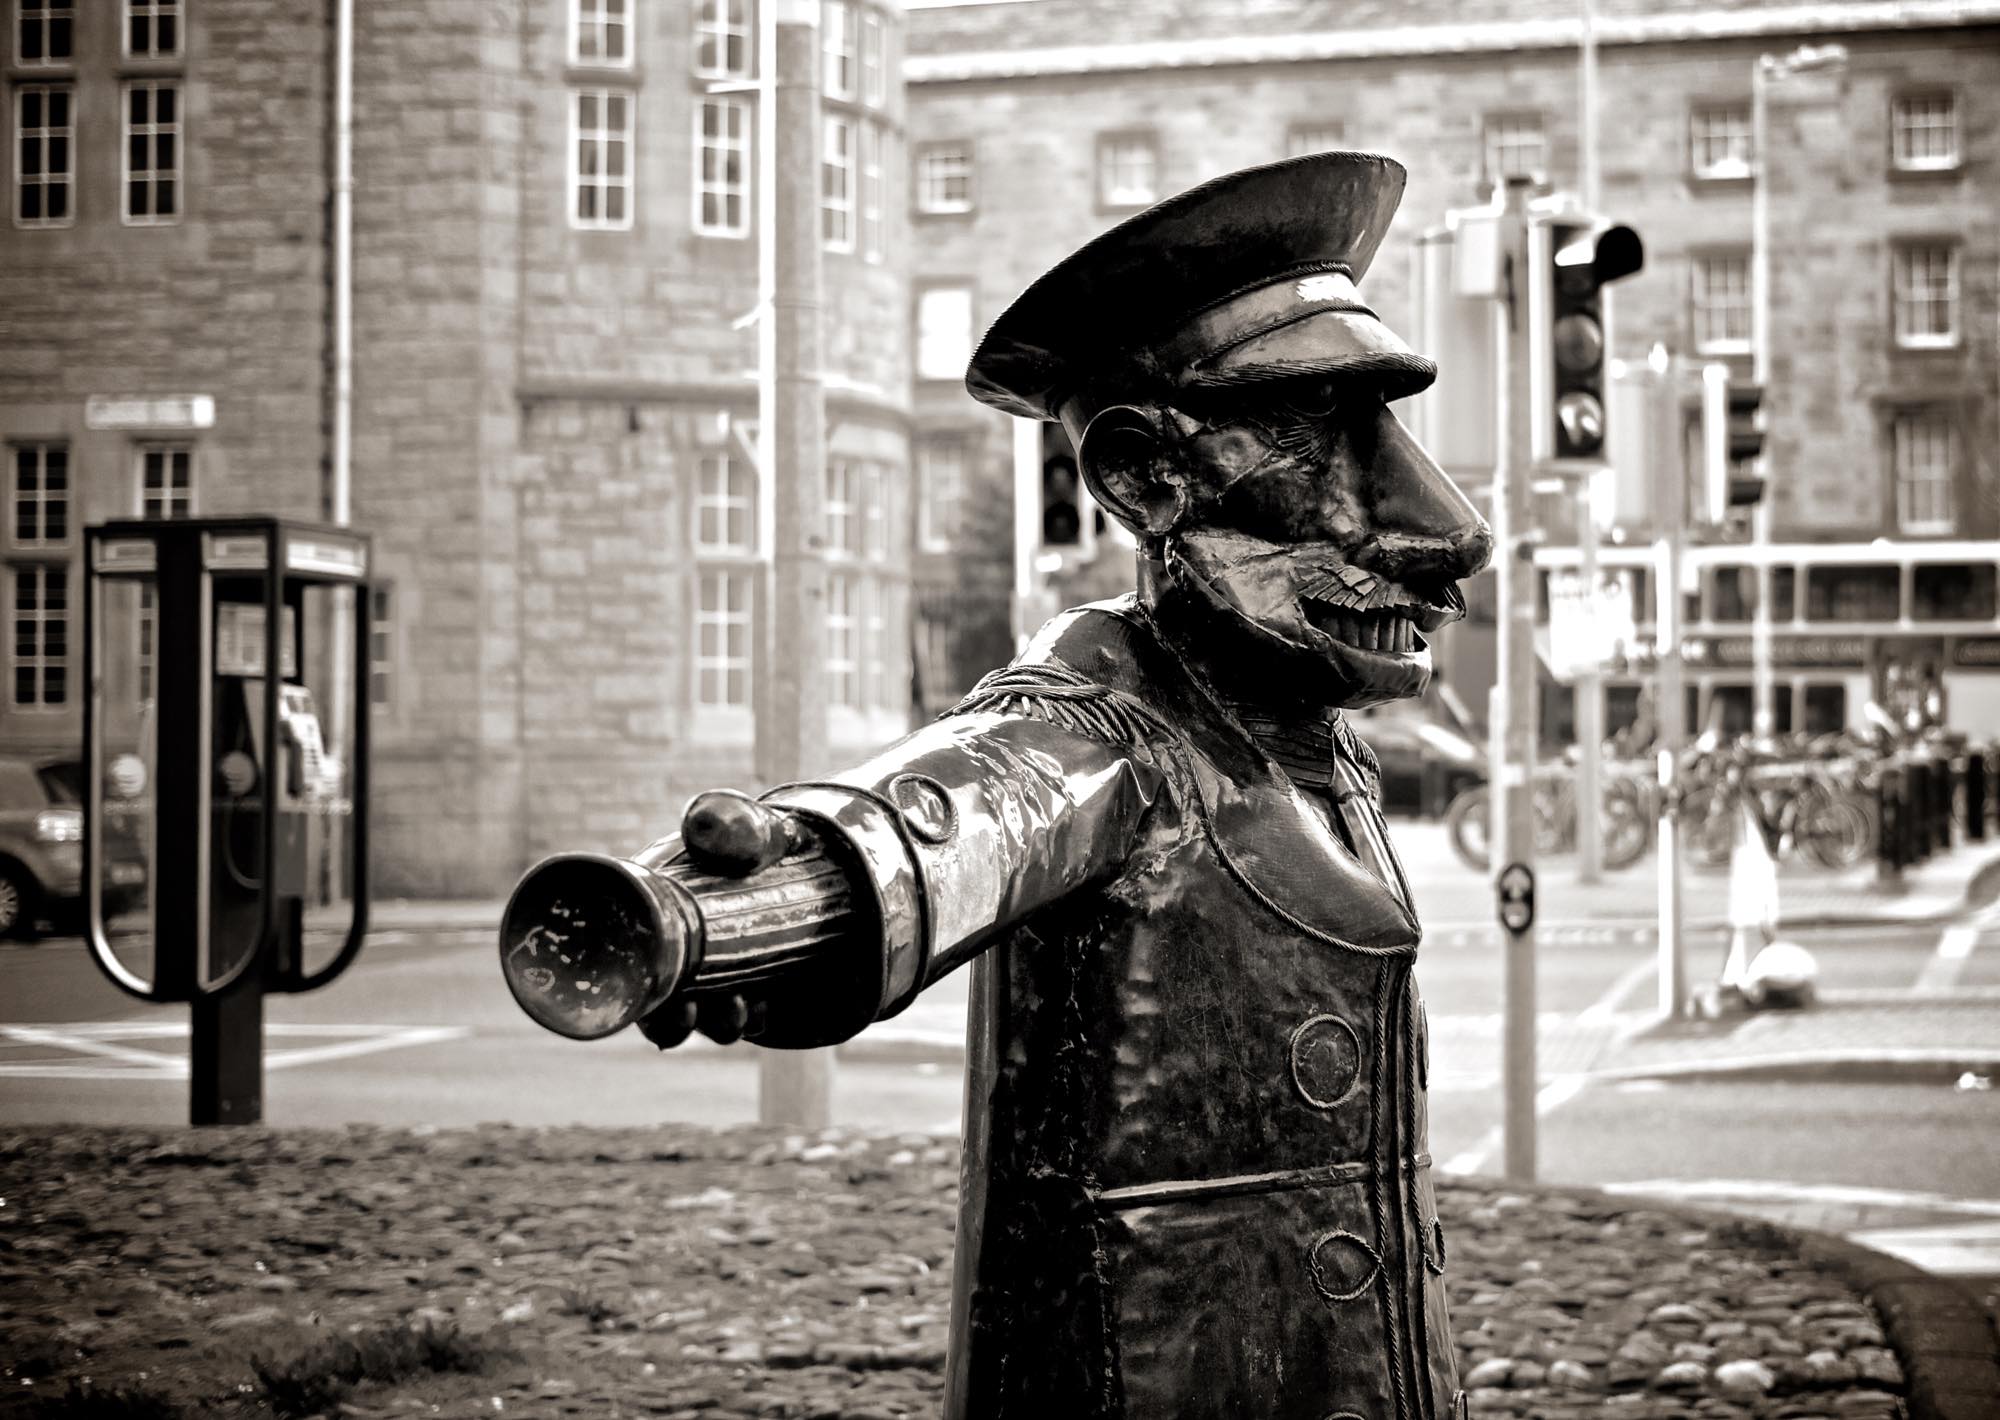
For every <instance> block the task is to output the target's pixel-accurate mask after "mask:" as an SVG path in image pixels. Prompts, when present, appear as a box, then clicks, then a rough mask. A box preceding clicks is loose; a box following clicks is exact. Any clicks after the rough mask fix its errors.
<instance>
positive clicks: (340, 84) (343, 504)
mask: <svg viewBox="0 0 2000 1420" xmlns="http://www.w3.org/2000/svg"><path fill="white" fill-rule="evenodd" d="M353 431H354V0H334V3H333V429H332V450H331V454H332V457H331V459H330V463H331V465H332V466H331V468H330V469H329V477H328V482H329V485H330V486H329V487H328V489H327V504H328V508H327V511H328V515H329V516H330V517H331V518H332V520H333V521H334V523H336V524H337V525H339V526H341V527H345V526H347V523H348V521H349V519H350V517H351V516H352V512H353V509H352V502H353V468H352V462H353V452H352V439H353Z"/></svg>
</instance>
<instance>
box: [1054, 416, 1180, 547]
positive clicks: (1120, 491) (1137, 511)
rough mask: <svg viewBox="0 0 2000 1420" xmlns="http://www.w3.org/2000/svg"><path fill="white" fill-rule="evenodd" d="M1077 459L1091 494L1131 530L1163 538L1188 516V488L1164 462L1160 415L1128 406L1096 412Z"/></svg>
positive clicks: (1165, 450) (1176, 472)
mask: <svg viewBox="0 0 2000 1420" xmlns="http://www.w3.org/2000/svg"><path fill="white" fill-rule="evenodd" d="M1076 457H1077V462H1078V463H1079V464H1080V465H1082V468H1083V476H1084V478H1085V479H1087V480H1088V481H1089V483H1090V491H1091V494H1092V495H1093V496H1094V497H1096V498H1097V499H1098V501H1099V502H1101V503H1103V504H1104V505H1105V506H1106V507H1107V508H1109V509H1110V510H1111V512H1112V513H1113V515H1114V516H1116V517H1117V519H1118V520H1119V521H1120V522H1122V523H1124V524H1125V525H1126V526H1127V527H1129V528H1131V529H1132V530H1133V531H1135V532H1139V533H1144V534H1145V535H1147V536H1149V537H1163V536H1165V535H1166V534H1167V533H1169V532H1172V531H1173V530H1174V528H1175V526H1176V525H1178V524H1179V522H1180V520H1181V519H1182V517H1183V516H1185V515H1186V513H1187V509H1188V495H1187V488H1186V485H1185V482H1184V480H1183V479H1182V477H1181V475H1180V472H1179V470H1177V469H1175V468H1173V467H1172V466H1171V464H1170V461H1169V459H1168V457H1167V442H1166V440H1165V439H1164V438H1163V437H1162V435H1161V431H1160V418H1159V415H1158V414H1155V413H1150V412H1148V411H1146V410H1144V409H1140V408H1138V407H1136V406H1134V405H1130V404H1114V405H1112V406H1111V407H1110V408H1109V409H1101V410H1099V411H1098V412H1097V413H1096V414H1095V415H1094V416H1092V418H1091V421H1090V424H1089V426H1088V427H1086V428H1085V429H1084V431H1083V438H1082V439H1081V440H1079V441H1078V443H1077V448H1076Z"/></svg>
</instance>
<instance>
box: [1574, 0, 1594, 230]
mask: <svg viewBox="0 0 2000 1420" xmlns="http://www.w3.org/2000/svg"><path fill="white" fill-rule="evenodd" d="M1581 8H1582V17H1581V18H1582V20H1583V40H1582V43H1581V44H1580V45H1579V46H1578V52H1577V76H1576V79H1577V95H1576V98H1577V108H1578V110H1579V112H1578V114H1577V128H1578V130H1579V134H1580V136H1581V139H1582V149H1583V163H1582V168H1583V171H1582V172H1581V173H1580V174H1579V177H1580V178H1581V181H1580V182H1579V183H1578V186H1579V187H1581V188H1582V189H1583V210H1584V211H1586V212H1595V211H1596V210H1597V197H1598V192H1597V0H1581Z"/></svg>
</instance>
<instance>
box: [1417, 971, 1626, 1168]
mask: <svg viewBox="0 0 2000 1420" xmlns="http://www.w3.org/2000/svg"><path fill="white" fill-rule="evenodd" d="M1653 971H1654V963H1653V962H1651V961H1642V962H1635V963H1634V964H1633V965H1632V966H1630V967H1628V968H1627V969H1626V970H1624V971H1622V972H1620V973H1619V975H1618V979H1617V980H1616V981H1614V982H1612V983H1611V985H1610V986H1609V987H1607V988H1606V989H1605V991H1604V992H1603V994H1602V995H1600V996H1599V997H1598V998H1597V999H1596V1000H1595V1001H1592V1002H1591V1003H1590V1004H1589V1005H1588V1006H1585V1007H1584V1008H1583V1009H1582V1010H1581V1011H1579V1012H1578V1013H1577V1014H1576V1015H1575V1016H1574V1017H1573V1018H1566V1017H1564V1016H1563V1015H1562V1014H1561V1013H1560V1012H1555V1011H1543V1012H1540V1013H1539V1014H1538V1015H1537V1018H1536V1026H1537V1031H1536V1034H1537V1036H1539V1035H1540V1033H1541V1029H1543V1028H1545V1024H1546V1023H1547V1022H1548V1018H1549V1017H1550V1016H1554V1017H1556V1019H1557V1021H1559V1022H1561V1023H1562V1024H1573V1025H1577V1026H1582V1027H1583V1028H1584V1029H1585V1030H1590V1029H1593V1028H1595V1029H1605V1028H1611V1030H1612V1034H1613V1035H1614V1036H1616V1035H1619V1034H1624V1033H1628V1032H1630V1031H1633V1030H1636V1029H1639V1028H1640V1026H1642V1025H1643V1024H1644V1023H1645V1022H1646V1021H1648V1020H1650V1019H1652V1017H1651V1015H1650V1013H1643V1012H1635V1011H1624V1012H1621V1011H1620V1010H1619V1009H1618V1008H1619V1006H1620V1005H1622V1004H1623V1002H1624V1000H1625V998H1626V997H1627V996H1629V995H1631V994H1632V992H1633V991H1635V990H1636V989H1638V987H1639V985H1640V984H1641V983H1643V982H1644V981H1645V980H1646V978H1647V977H1648V976H1650V975H1651V974H1652V973H1653ZM1467 1019H1482V1018H1479V1017H1471V1018H1468V1017H1457V1018H1453V1017H1449V1016H1447V1017H1441V1018H1440V1021H1452V1020H1457V1021H1464V1020H1467ZM1491 1019H1498V1017H1497V1016H1495V1017H1492V1018H1491ZM1621 1022H1622V1024H1621ZM1606 1043H1607V1044H1608V1043H1609V1042H1606ZM1599 1049H1602V1046H1600V1047H1599ZM1582 1063H1583V1068H1582V1069H1577V1070H1571V1071H1568V1072H1566V1073H1564V1074H1561V1075H1557V1076H1556V1077H1555V1078H1554V1079H1552V1080H1550V1081H1549V1082H1548V1083H1547V1084H1545V1085H1543V1086H1542V1087H1541V1089H1540V1090H1538V1091H1536V1093H1535V1118H1536V1119H1541V1118H1543V1117H1544V1116H1546V1115H1549V1114H1553V1113H1554V1112H1555V1111H1556V1110H1559V1109H1561V1108H1562V1107H1563V1106H1564V1105H1566V1104H1568V1103H1569V1102H1570V1101H1571V1100H1573V1099H1575V1098H1576V1097H1577V1096H1578V1095H1580V1094H1582V1093H1583V1090H1584V1087H1585V1086H1586V1085H1588V1084H1589V1083H1590V1081H1591V1076H1590V1073H1589V1067H1590V1064H1591V1060H1589V1059H1586V1060H1584V1061H1583V1062H1582ZM1504 1142H1505V1131H1504V1129H1503V1128H1502V1127H1501V1126H1499V1125H1495V1126H1494V1127H1493V1128H1491V1129H1489V1130H1487V1131H1486V1133H1485V1135H1484V1136H1483V1137H1482V1138H1481V1139H1480V1141H1479V1142H1478V1143H1477V1144H1475V1145H1473V1146H1472V1147H1471V1148H1470V1149H1463V1150H1461V1151H1459V1152H1458V1153H1456V1154H1454V1155H1452V1156H1451V1157H1450V1158H1449V1159H1447V1160H1445V1162H1444V1163H1443V1165H1442V1166H1441V1172H1444V1173H1478V1172H1479V1170H1480V1169H1482V1168H1484V1167H1485V1166H1486V1161H1487V1160H1488V1159H1490V1158H1491V1157H1492V1156H1493V1154H1494V1152H1495V1151H1496V1150H1498V1149H1499V1148H1500V1146H1501V1145H1502V1143H1504Z"/></svg>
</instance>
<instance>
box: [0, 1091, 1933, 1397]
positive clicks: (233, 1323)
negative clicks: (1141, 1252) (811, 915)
mask: <svg viewBox="0 0 2000 1420" xmlns="http://www.w3.org/2000/svg"><path fill="white" fill-rule="evenodd" d="M956 1171H957V1152H956V1149H955V1147H954V1146H952V1145H951V1144H950V1143H948V1142H943V1141H938V1140H935V1139H932V1138H929V1137H927V1136H920V1135H919V1136H898V1137H866V1136H860V1135H855V1134H851V1133H843V1132H838V1131H832V1132H828V1133H826V1134H822V1135H818V1136H814V1137H811V1138H807V1137H804V1136H785V1135H782V1134H778V1133H773V1132H771V1131H767V1130H759V1129H753V1128H745V1129H735V1130H727V1131H721V1132H714V1131H706V1130H701V1129H696V1128H691V1127H671V1128H660V1129H649V1130H622V1131H615V1130H583V1129H574V1130H547V1131H536V1130H524V1129H514V1128H506V1127H497V1126H496V1127H488V1128H483V1129H478V1130H459V1131H442V1132H432V1133H424V1132H422V1131H418V1132H404V1131H393V1130H381V1129H372V1128H355V1129H348V1130H342V1131H304V1130H301V1131H287V1132H276V1131H268V1130H240V1131H219V1130H207V1131H196V1130H162V1131H141V1130H82V1129H65V1130H36V1131H15V1132H13V1133H8V1134H0V1198H4V1202H0V1383H4V1387H0V1416H4V1417H9V1420H13V1417H24V1416H34V1415H37V1414H46V1415H54V1414H63V1415H75V1414H80V1413H106V1412H93V1411H88V1410H85V1411H78V1410H74V1409H62V1408H60V1405H59V1403H56V1402H52V1401H51V1399H50V1398H51V1397H53V1396H57V1395H60V1394H62V1393H63V1392H65V1391H66V1390H67V1389H68V1388H70V1387H72V1386H73V1385H80V1384H82V1383H83V1381H84V1378H86V1377H87V1378H88V1380H89V1384H90V1385H91V1386H93V1387H96V1388H97V1391H95V1392H93V1393H94V1394H101V1393H102V1392H103V1390H104V1388H106V1387H122V1388H126V1389H128V1390H134V1389H136V1390H140V1391H147V1392H152V1393H156V1394H157V1395H158V1396H160V1397H162V1398H164V1399H165V1400H167V1401H171V1402H174V1403H175V1404H177V1405H178V1407H179V1410H178V1413H180V1414H182V1415H185V1416H190V1417H192V1416H204V1417H205V1416H217V1417H224V1420H228V1417H253V1416H263V1415H267V1414H270V1413H271V1411H270V1410H269V1408H268V1406H267V1405H266V1403H265V1400H264V1398H263V1396H262V1394H261V1392H260V1391H259V1389H258V1387H257V1386H256V1384H255V1382H254V1380H253V1374H252V1371H251V1369H250V1366H249V1360H250V1358H251V1357H252V1356H253V1355H256V1356H262V1357H265V1358H276V1359H282V1358H284V1357H286V1356H287V1355H296V1354H298V1353H299V1352H300V1351H301V1350H302V1349H303V1348H305V1347H306V1346H307V1345H308V1344H309V1343H310V1342H312V1341H313V1340H314V1339H315V1338H321V1339H323V1338H326V1337H329V1336H341V1335H348V1334H351V1333H354V1332H357V1331H365V1330H366V1329H368V1328H371V1327H379V1326H381V1325H384V1324H389V1325H409V1324H419V1323H421V1322H423V1321H425V1320H432V1321H438V1322H444V1321H449V1322H451V1323H454V1324H456V1325H457V1326H459V1327H460V1328H462V1329H463V1330H464V1331H465V1332H467V1333H469V1334H474V1335H478V1336H483V1337H487V1338H491V1339H494V1340H497V1341H501V1342H504V1343H505V1346H506V1348H507V1350H508V1351H509V1352H510V1353H512V1356H513V1359H510V1360H506V1361H503V1362H502V1363H500V1364H499V1365H498V1366H497V1367H496V1368H495V1369H493V1370H492V1371H491V1372H490V1373H488V1374H483V1375H473V1376H429V1377H426V1378H423V1379H420V1380H414V1381H409V1382H406V1383H401V1384H397V1385H391V1386H380V1385H371V1386H363V1387H362V1388H360V1389H357V1390H355V1391H354V1392H353V1393H352V1394H351V1395H350V1396H349V1397H348V1399H347V1400H346V1401H345V1403H343V1404H342V1405H340V1406H339V1410H338V1413H340V1414H342V1415H347V1416H356V1417H364V1420H365V1417H391V1416H401V1415H407V1414H426V1415H441V1416H447V1417H450V1416H458V1417H471V1416H483V1417H492V1416H495V1415H504V1416H534V1417H552V1418H553V1417H560V1416H591V1417H615V1416H638V1415H667V1416H678V1417H682V1420H694V1417H705V1418H706V1420H738V1418H740V1417H751V1416H767V1417H820V1420H880V1417H895V1416H916V1415H922V1416H932V1415H935V1414H936V1413H937V1410H938V1403H939V1394H940V1390H941V1387H942V1384H943V1362H944V1341H945V1329H946V1322H947V1312H948V1308H949V1303H948V1296H949V1280H948V1279H949V1272H950V1263H951V1243H952V1234H951V1227H952V1221H953V1217H954V1214H955V1209H956V1203H957V1186H956V1185H957V1172H956ZM1440 1191H1441V1209H1442V1212H1443V1215H1444V1217H1445V1220H1446V1227H1447V1235H1448V1239H1449V1258H1450V1262H1449V1270H1448V1274H1447V1278H1448V1281H1449V1283H1450V1285H1451V1289H1452V1314H1453V1323H1454V1326H1455V1328H1456V1339H1457V1342H1458V1347H1459V1352H1460V1365H1461V1371H1462V1373H1463V1375H1464V1377H1465V1379H1466V1381H1467V1384H1468V1386H1469V1387H1470V1388H1471V1389H1472V1391H1473V1401H1474V1404H1473V1412H1474V1414H1475V1415H1483V1416H1523V1417H1535V1420H1565V1417H1583V1416H1595V1415H1600V1414H1605V1413H1616V1414H1618V1415H1622V1416H1633V1417H1645V1420H1654V1418H1655V1417H1662V1418H1663V1417H1670V1416H1672V1417H1678V1416H1700V1417H1715V1420H1734V1417H1771V1420H1807V1418H1808V1417H1816V1416H1826V1417H1847V1418H1848V1420H1872V1418H1873V1417H1897V1416H1904V1415H1907V1414H1910V1413H1911V1412H1910V1411H1909V1410H1908V1409H1906V1402H1907V1398H1908V1396H1909V1395H1910V1394H1911V1386H1910V1385H1909V1384H1907V1383H1906V1380H1905V1373H1904V1368H1903V1366H1902V1364H1901V1363H1900V1362H1899V1358H1898V1355H1897V1353H1896V1352H1895V1351H1894V1350H1893V1349H1892V1347H1891V1345H1890V1342H1889V1340H1888V1338H1887V1337H1885V1333H1884V1330H1883V1325H1882V1319H1881V1318H1880V1317H1879V1316H1878V1315H1877V1314H1876V1313H1875V1312H1874V1311H1873V1310H1872V1309H1871V1306H1870V1305H1869V1303H1868V1302H1867V1301H1866V1300H1865V1298H1864V1296H1863V1295H1862V1293H1861V1292H1860V1291H1858V1290H1857V1289H1856V1287H1855V1285H1854V1284H1853V1283H1852V1282H1851V1281H1850V1280H1848V1278H1847V1277H1846V1276H1845V1275H1844V1274H1843V1271H1842V1269H1841V1268H1840V1267H1838V1266H1833V1265H1829V1264H1828V1262H1827V1260H1826V1258H1825V1257H1814V1256H1809V1255H1807V1254H1808V1253H1810V1251H1811V1249H1810V1248H1807V1249H1806V1251H1805V1252H1802V1251H1801V1247H1802V1244H1801V1240H1800V1239H1799V1237H1798V1236H1797V1235H1796V1234H1793V1233H1790V1232H1788V1231H1786V1230H1783V1229H1776V1228H1769V1227H1767V1226H1766V1225H1764V1224H1761V1223H1758V1222H1755V1221H1732V1220H1728V1219H1724V1218H1721V1217H1719V1216H1716V1215H1706V1214H1692V1213H1683V1212H1677V1211H1675V1210H1672V1209H1665V1208H1659V1207H1655V1206H1652V1205H1649V1204H1645V1203H1640V1202H1636V1201H1633V1200H1618V1199H1612V1198H1608V1197H1606V1196H1604V1195H1601V1194H1595V1193H1591V1192H1587V1191H1565V1190H1535V1191H1530V1192H1509V1191H1506V1190H1505V1189H1503V1188H1502V1187H1501V1186H1500V1185H1498V1184H1495V1183H1491V1182H1481V1181H1476V1180H1447V1181H1445V1182H1444V1183H1443V1184H1442V1187H1441V1190H1440ZM1833 1246H1835V1247H1842V1246H1845V1245H1843V1244H1834V1245H1833ZM1883 1261H1884V1262H1887V1260H1886V1259H1883ZM1889 1265H1890V1266H1891V1267H1895V1266H1900V1264H1894V1263H1890V1264H1889ZM1918 1360H1919V1362H1921V1356H1919V1357H1918ZM1912 1379H1913V1380H1917V1381H1920V1380H1921V1377H1920V1376H1919V1375H1918V1374H1917V1373H1916V1372H1914V1371H1913V1372H1912ZM134 1413H136V1412H134ZM152 1413H156V1414H167V1413H174V1412H172V1411H167V1410H161V1411H156V1412H152ZM1051 1420H1055V1418H1054V1417H1051Z"/></svg>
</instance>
